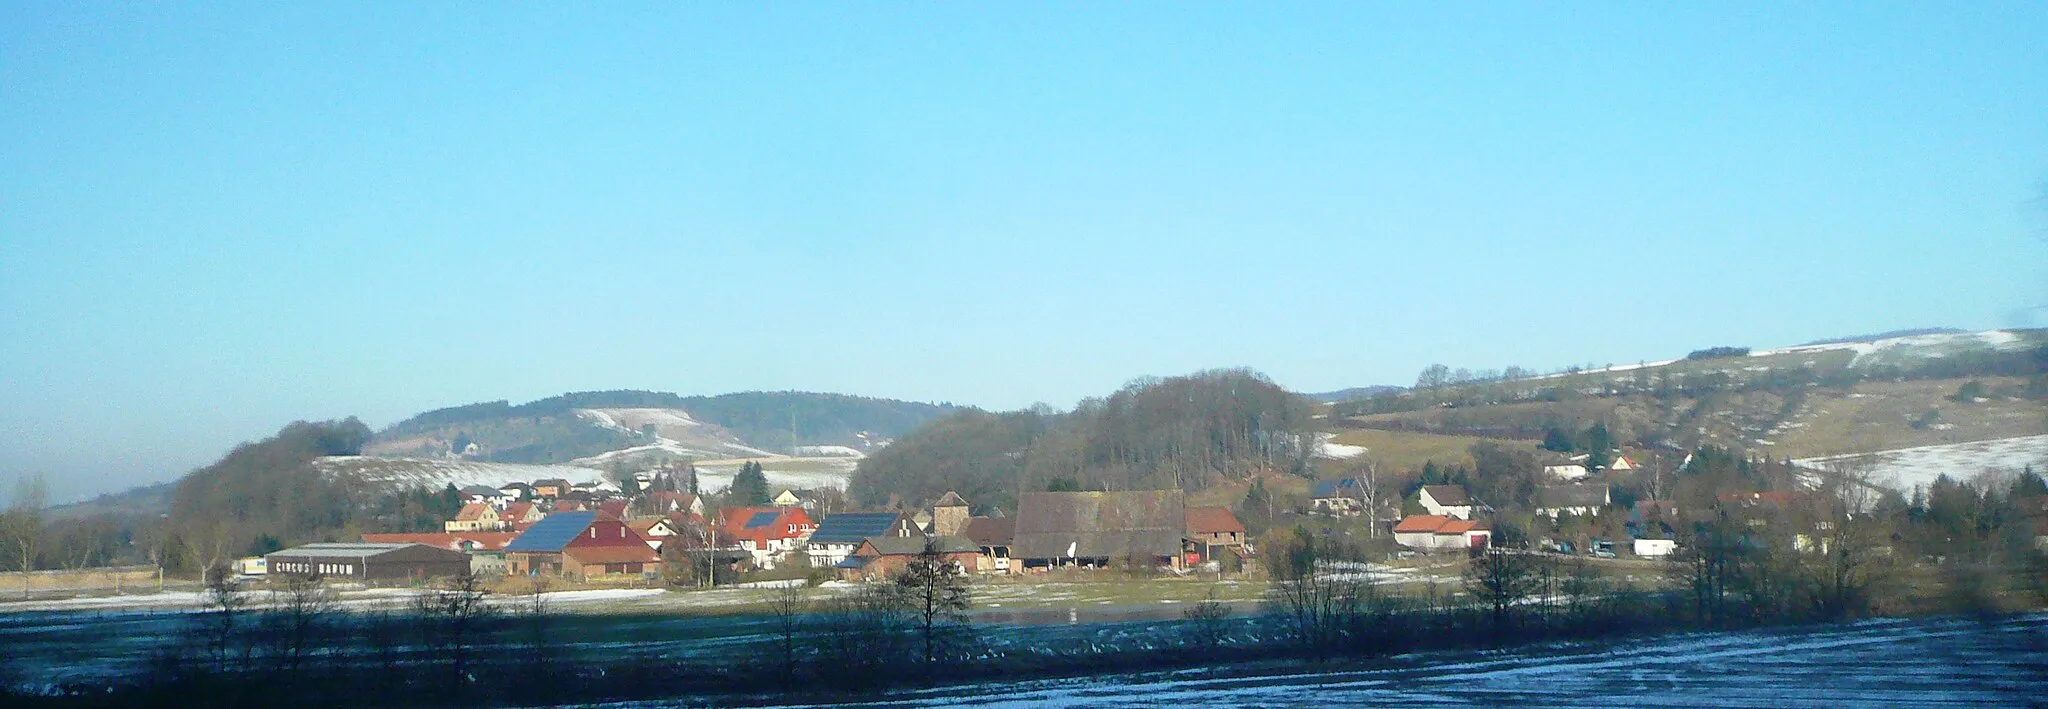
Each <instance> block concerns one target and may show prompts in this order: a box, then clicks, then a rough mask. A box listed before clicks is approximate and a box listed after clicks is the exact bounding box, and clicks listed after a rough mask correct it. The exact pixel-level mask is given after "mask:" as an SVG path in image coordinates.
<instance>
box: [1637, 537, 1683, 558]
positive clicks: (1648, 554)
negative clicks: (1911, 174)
mask: <svg viewBox="0 0 2048 709" xmlns="http://www.w3.org/2000/svg"><path fill="white" fill-rule="evenodd" d="M1677 550H1678V542H1675V541H1672V540H1669V539H1637V540H1636V548H1635V552H1636V556H1640V557H1644V558H1658V557H1665V556H1670V555H1671V552H1673V551H1677Z"/></svg>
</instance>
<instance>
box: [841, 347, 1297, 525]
mask: <svg viewBox="0 0 2048 709" xmlns="http://www.w3.org/2000/svg"><path fill="white" fill-rule="evenodd" d="M1313 431H1314V427H1313V422H1312V420H1311V414H1310V405H1309V402H1308V401H1307V400H1306V399H1303V398H1301V397H1299V396H1297V395H1295V394H1292V393H1289V392H1288V391H1286V390H1285V389H1282V388H1280V387H1279V386H1278V385H1276V384H1274V383H1273V382H1272V380H1270V379H1267V378H1266V377H1265V376H1264V375H1261V374H1258V373H1256V372H1253V371H1250V370H1246V369H1224V370H1211V371H1204V372H1197V373H1195V374H1191V375H1188V376H1181V377H1167V378H1163V379H1162V378H1144V379H1139V380H1136V381H1133V382H1131V383H1130V384H1128V385H1126V386H1125V387H1124V388H1123V389H1121V390H1119V391H1117V392H1116V393H1115V394H1112V395H1110V396H1109V397H1107V398H1102V399H1089V400H1086V401H1083V402H1081V404H1080V405H1079V406H1077V407H1075V409H1074V410H1073V411H1069V412H1064V413H1061V412H1054V411H1050V410H1047V409H1044V408H1039V409H1033V410H1027V411H1013V412H1005V413H989V412H984V411H965V412H961V413H958V414H954V415H952V416H948V417H945V418H941V419H939V420H936V421H933V422H931V423H929V424H927V425H925V426H924V427H922V428H919V429H918V430H916V431H913V432H911V433H909V434H907V435H905V436H903V437H902V438H900V439H898V440H897V441H896V442H895V443H894V444H891V445H890V446H889V447H888V448H885V449H883V450H881V451H880V452H878V453H876V454H874V455H873V456H871V457H869V458H867V459H865V460H863V461H861V464H860V467H859V468H858V469H857V470H856V471H855V472H854V476H853V480H852V482H851V483H850V484H849V485H848V488H847V492H848V493H849V494H850V495H851V496H852V497H853V498H854V500H855V501H856V502H857V503H859V504H863V505H869V506H887V505H892V504H898V503H904V504H923V503H924V502H928V501H930V500H932V499H936V498H937V497H938V496H940V495H943V494H945V492H946V491H947V490H955V491H958V492H960V494H962V495H965V496H967V497H968V499H969V500H970V501H973V502H974V503H975V504H977V505H995V506H999V507H1003V508H1006V509H1008V510H1012V511H1014V510H1015V509H1016V507H1015V504H1016V495H1017V493H1018V492H1019V491H1026V490H1046V489H1048V488H1050V487H1055V486H1056V487H1060V488H1062V489H1084V490H1148V489H1164V488H1174V487H1181V488H1186V489H1191V490H1198V489H1203V488H1206V487H1208V486H1210V485H1213V484H1215V483H1217V482H1219V481H1222V480H1227V479H1237V478H1242V477H1244V476H1245V475H1247V474H1249V473H1251V472H1252V471H1255V470H1281V471H1287V472H1299V471H1302V470H1304V469H1305V467H1306V465H1307V462H1308V458H1309V456H1310V455H1311V454H1312V453H1313V452H1314V451H1313V448H1314V432H1313Z"/></svg>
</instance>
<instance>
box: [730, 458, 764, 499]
mask: <svg viewBox="0 0 2048 709" xmlns="http://www.w3.org/2000/svg"><path fill="white" fill-rule="evenodd" d="M770 499H771V498H770V497H769V493H768V476H767V473H765V472H763V471H762V470H761V464H760V463H756V462H754V461H751V460H750V461H747V462H746V463H744V464H741V465H740V472H739V474H738V475H734V476H733V478H732V501H733V502H734V503H736V504H741V505H765V504H768V501H769V500H770Z"/></svg>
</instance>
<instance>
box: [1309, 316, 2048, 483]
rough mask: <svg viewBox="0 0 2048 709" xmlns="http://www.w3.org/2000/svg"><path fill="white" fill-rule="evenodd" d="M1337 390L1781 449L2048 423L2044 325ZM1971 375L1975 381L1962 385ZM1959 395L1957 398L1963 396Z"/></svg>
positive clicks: (1484, 413) (1409, 407)
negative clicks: (1971, 387) (1389, 388)
mask: <svg viewBox="0 0 2048 709" xmlns="http://www.w3.org/2000/svg"><path fill="white" fill-rule="evenodd" d="M1711 351H1725V353H1726V354H1725V355H1723V356H1713V357H1704V358H1700V357H1693V358H1684V359H1675V360H1666V361H1661V362H1648V363H1643V364H1631V365H1622V366H1615V367H1608V368H1599V369H1585V370H1580V369H1572V370H1567V371H1565V372H1560V373H1554V374H1547V375H1542V376H1536V377H1530V378H1523V379H1494V380H1487V381H1474V382H1458V383H1452V384H1447V385H1445V386H1441V387H1437V388H1434V389H1416V390H1407V391H1401V392H1393V393H1386V394H1379V395H1373V396H1369V397H1366V398H1362V399H1358V400H1354V401H1349V402H1341V403H1338V404H1336V406H1335V407H1334V411H1333V415H1334V416H1333V419H1332V421H1331V423H1332V425H1333V426H1334V427H1336V428H1349V429H1373V430H1379V431H1393V432H1412V433H1419V434H1429V435H1455V436H1475V437H1484V438H1494V439H1512V440H1524V441H1536V440H1545V439H1547V438H1550V437H1553V436H1554V435H1555V434H1568V433H1571V432H1574V431H1583V430H1585V429H1586V428H1587V427H1589V426H1591V425H1593V424H1594V423H1601V424H1604V425H1605V426H1606V427H1607V428H1608V430H1609V431H1610V432H1612V434H1613V435H1614V438H1615V440H1617V441H1619V442H1623V443H1627V444H1631V445H1642V446H1656V447H1662V448H1667V449H1672V450H1689V449H1691V448H1692V447H1693V446H1697V445H1701V444H1714V445H1720V446H1726V447H1730V448H1734V449H1739V450H1747V451H1754V452H1757V453H1763V454H1768V455H1772V456H1776V457H1787V456H1789V457H1811V456H1822V455H1837V454H1847V453H1859V452H1871V451H1878V450H1888V449H1892V448H1901V447H1908V446H1921V445H1932V444H1937V443H1958V442H1966V441H1977V440H1992V439H1999V438H2006V437H2012V436H2029V435H2038V434H2042V433H2048V330H1986V331H1982V332H1961V331H1948V330H1914V331H1902V332H1901V333H1883V334H1882V335H1877V336H1871V337H1869V338H1865V339H1847V340H1833V341H1823V342H1820V343H1818V344H1806V345H1795V346H1792V347H1781V348H1775V349H1758V350H1753V351H1751V350H1747V349H1745V348H1739V347H1725V348H1716V349H1715V350H1710V352H1711ZM1971 381H1976V382H1977V384H1976V387H1977V388H1978V390H1979V391H1981V394H1973V395H1970V396H1961V395H1959V394H1958V393H1957V392H1958V391H1959V390H1960V389H1961V388H1962V387H1963V385H1964V384H1965V383H1968V382H1971ZM1959 397H1960V398H1959Z"/></svg>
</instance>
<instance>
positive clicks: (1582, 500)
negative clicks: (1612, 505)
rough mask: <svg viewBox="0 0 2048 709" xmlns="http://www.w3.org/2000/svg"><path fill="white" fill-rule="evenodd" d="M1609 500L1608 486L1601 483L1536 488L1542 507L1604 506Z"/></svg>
mask: <svg viewBox="0 0 2048 709" xmlns="http://www.w3.org/2000/svg"><path fill="white" fill-rule="evenodd" d="M1607 500H1608V497H1607V486H1606V485H1604V484H1599V483H1592V484H1584V485H1544V486H1542V487H1538V488H1536V506H1537V507H1542V508H1551V507H1555V508H1564V507H1604V506H1606V505H1607Z"/></svg>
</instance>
